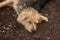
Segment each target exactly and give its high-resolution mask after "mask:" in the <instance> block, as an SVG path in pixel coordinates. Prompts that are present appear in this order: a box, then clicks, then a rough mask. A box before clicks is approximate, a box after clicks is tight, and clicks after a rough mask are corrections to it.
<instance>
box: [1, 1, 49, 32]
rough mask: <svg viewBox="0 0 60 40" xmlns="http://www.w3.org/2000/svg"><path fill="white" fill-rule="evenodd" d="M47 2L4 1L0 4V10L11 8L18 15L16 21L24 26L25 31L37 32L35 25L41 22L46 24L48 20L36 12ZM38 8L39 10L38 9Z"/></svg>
mask: <svg viewBox="0 0 60 40" xmlns="http://www.w3.org/2000/svg"><path fill="white" fill-rule="evenodd" d="M47 1H48V0H4V1H3V2H1V3H0V8H2V7H4V6H12V7H13V8H14V10H15V11H16V13H17V15H18V17H17V21H18V22H19V23H21V24H22V25H24V27H25V29H26V30H27V31H29V32H32V31H35V30H37V28H36V24H37V23H40V22H41V21H43V20H45V21H46V22H48V18H47V17H45V16H43V15H41V14H40V13H39V12H38V11H37V10H40V9H41V8H42V7H43V5H45V3H46V2H47ZM39 4H40V5H39ZM38 6H39V7H40V8H38ZM36 9H37V10H36Z"/></svg>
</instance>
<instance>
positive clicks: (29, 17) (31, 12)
mask: <svg viewBox="0 0 60 40" xmlns="http://www.w3.org/2000/svg"><path fill="white" fill-rule="evenodd" d="M43 20H44V21H46V22H48V18H47V17H45V16H42V15H41V14H40V13H39V12H38V11H37V10H35V9H33V8H26V9H24V10H23V11H21V13H20V14H19V15H18V18H17V21H18V22H19V23H21V24H22V25H24V26H25V29H26V30H27V31H29V32H32V31H35V30H36V29H37V28H36V24H37V23H39V22H40V23H41V21H43Z"/></svg>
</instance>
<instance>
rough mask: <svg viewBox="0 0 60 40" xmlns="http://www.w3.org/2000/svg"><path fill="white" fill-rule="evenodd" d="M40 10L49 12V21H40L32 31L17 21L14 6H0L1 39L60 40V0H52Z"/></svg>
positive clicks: (44, 12) (43, 13)
mask: <svg viewBox="0 0 60 40" xmlns="http://www.w3.org/2000/svg"><path fill="white" fill-rule="evenodd" d="M0 1H1V0H0ZM40 11H41V13H42V15H45V14H48V18H49V22H48V23H46V22H42V23H39V24H38V25H37V30H36V31H35V32H33V33H30V32H28V31H26V30H25V29H24V27H23V26H22V25H21V24H19V23H18V22H17V21H16V17H15V16H14V14H15V13H16V12H15V11H14V9H13V8H12V7H4V8H0V40H60V0H52V1H50V2H49V3H47V4H46V5H45V7H44V8H43V9H42V10H40ZM45 16H46V15H45Z"/></svg>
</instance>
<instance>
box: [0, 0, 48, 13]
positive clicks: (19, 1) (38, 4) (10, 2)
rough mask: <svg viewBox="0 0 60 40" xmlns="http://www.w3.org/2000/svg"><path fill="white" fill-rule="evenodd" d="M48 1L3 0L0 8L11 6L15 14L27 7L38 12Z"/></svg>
mask: <svg viewBox="0 0 60 40" xmlns="http://www.w3.org/2000/svg"><path fill="white" fill-rule="evenodd" d="M47 1H49V0H5V1H3V2H1V3H0V8H1V7H4V6H12V7H13V8H14V9H15V11H16V12H17V14H19V13H20V11H21V10H23V9H24V8H27V7H33V8H35V9H37V10H40V9H41V8H42V7H43V6H44V5H45V4H46V3H47Z"/></svg>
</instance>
